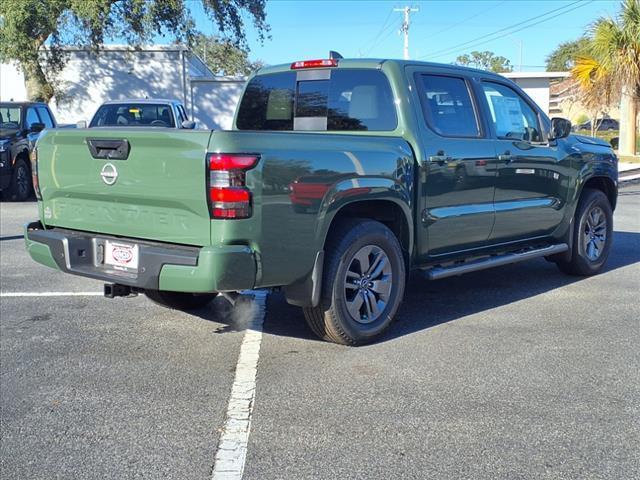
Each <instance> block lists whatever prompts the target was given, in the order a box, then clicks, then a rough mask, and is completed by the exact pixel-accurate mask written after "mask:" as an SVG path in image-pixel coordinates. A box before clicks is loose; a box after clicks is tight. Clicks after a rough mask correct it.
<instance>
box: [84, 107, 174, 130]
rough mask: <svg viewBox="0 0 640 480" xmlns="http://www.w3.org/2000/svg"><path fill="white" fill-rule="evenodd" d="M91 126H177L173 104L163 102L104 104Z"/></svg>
mask: <svg viewBox="0 0 640 480" xmlns="http://www.w3.org/2000/svg"><path fill="white" fill-rule="evenodd" d="M89 126H90V127H170V128H173V127H174V126H175V123H174V120H173V114H172V113H171V105H167V104H162V103H158V104H156V103H142V104H135V103H126V104H125V103H118V104H110V105H102V106H101V107H100V108H99V109H98V111H97V112H96V114H95V115H94V117H93V119H92V120H91V124H90V125H89Z"/></svg>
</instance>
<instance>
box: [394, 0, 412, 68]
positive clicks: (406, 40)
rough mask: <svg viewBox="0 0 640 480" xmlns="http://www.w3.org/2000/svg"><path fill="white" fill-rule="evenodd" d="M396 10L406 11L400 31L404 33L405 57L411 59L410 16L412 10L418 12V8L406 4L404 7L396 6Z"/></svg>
mask: <svg viewBox="0 0 640 480" xmlns="http://www.w3.org/2000/svg"><path fill="white" fill-rule="evenodd" d="M393 11H394V12H404V21H403V22H402V27H401V28H400V31H401V32H402V33H404V55H403V58H404V59H405V60H409V16H410V15H411V12H417V11H418V9H417V8H411V7H409V6H406V7H404V8H394V9H393Z"/></svg>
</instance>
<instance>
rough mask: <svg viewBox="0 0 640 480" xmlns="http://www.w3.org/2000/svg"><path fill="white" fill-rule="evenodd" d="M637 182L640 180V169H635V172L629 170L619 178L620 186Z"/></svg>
mask: <svg viewBox="0 0 640 480" xmlns="http://www.w3.org/2000/svg"><path fill="white" fill-rule="evenodd" d="M635 180H640V168H634V169H633V170H627V171H625V172H623V174H622V175H620V176H619V177H618V183H619V184H625V183H629V182H633V181H635Z"/></svg>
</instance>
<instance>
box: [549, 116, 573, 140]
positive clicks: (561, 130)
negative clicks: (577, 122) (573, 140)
mask: <svg viewBox="0 0 640 480" xmlns="http://www.w3.org/2000/svg"><path fill="white" fill-rule="evenodd" d="M570 133H571V122H570V121H569V120H567V119H566V118H560V117H553V118H552V119H551V132H550V133H549V140H557V139H559V138H566V137H568V136H569V134H570Z"/></svg>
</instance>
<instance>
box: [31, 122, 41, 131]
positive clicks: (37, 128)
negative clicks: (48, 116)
mask: <svg viewBox="0 0 640 480" xmlns="http://www.w3.org/2000/svg"><path fill="white" fill-rule="evenodd" d="M42 130H44V123H39V122H36V123H32V124H31V127H30V128H29V132H31V133H38V132H41V131H42Z"/></svg>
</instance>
